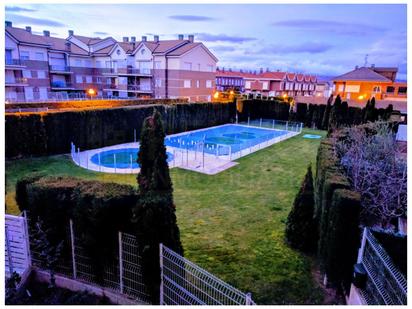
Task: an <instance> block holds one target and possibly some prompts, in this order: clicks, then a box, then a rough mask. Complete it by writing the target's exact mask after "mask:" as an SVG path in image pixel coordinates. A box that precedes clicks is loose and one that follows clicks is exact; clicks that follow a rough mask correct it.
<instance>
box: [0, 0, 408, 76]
mask: <svg viewBox="0 0 412 309" xmlns="http://www.w3.org/2000/svg"><path fill="white" fill-rule="evenodd" d="M406 11H407V10H406V5H405V4H359V5H358V4H197V5H196V4H118V5H115V4H16V5H12V4H8V5H7V6H6V20H9V21H12V22H13V26H15V27H22V28H24V27H25V26H31V27H32V30H33V32H38V33H39V34H40V33H41V32H42V31H43V30H49V31H50V32H51V35H52V36H53V35H54V36H58V37H63V38H66V37H67V36H68V34H67V33H68V30H69V29H70V30H74V32H75V34H79V35H85V36H93V37H101V38H103V37H107V36H111V37H113V38H115V39H117V40H121V39H122V37H124V36H129V37H130V36H136V37H137V39H139V38H141V36H143V35H146V36H149V38H148V39H149V40H150V39H153V37H151V36H153V35H159V36H160V40H162V39H173V38H177V35H178V34H184V35H185V37H186V36H187V35H189V34H194V35H195V40H196V41H201V42H203V43H204V44H205V45H206V46H207V47H208V48H209V49H210V50H211V51H212V52H213V53H214V55H215V56H216V57H217V58H218V59H219V62H218V66H219V67H225V68H226V69H227V68H232V69H234V70H238V69H246V70H259V69H260V68H263V69H264V70H266V69H267V68H268V69H269V70H288V71H292V72H303V73H310V74H318V75H323V76H337V75H340V74H343V73H346V72H348V71H350V70H353V69H354V67H355V66H356V65H359V66H363V65H364V64H365V60H366V61H367V62H366V63H367V65H371V64H375V65H376V66H391V67H398V70H399V71H398V79H399V80H406V66H407V65H406V64H407V43H406V42H407V36H406V28H407V23H406V16H407V12H406ZM366 55H368V56H367V57H366Z"/></svg>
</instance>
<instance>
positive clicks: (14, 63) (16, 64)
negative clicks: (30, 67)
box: [5, 58, 25, 69]
mask: <svg viewBox="0 0 412 309" xmlns="http://www.w3.org/2000/svg"><path fill="white" fill-rule="evenodd" d="M5 64H6V68H7V67H13V68H14V69H22V68H24V67H25V65H24V64H23V62H22V61H21V60H20V59H12V58H6V60H5Z"/></svg>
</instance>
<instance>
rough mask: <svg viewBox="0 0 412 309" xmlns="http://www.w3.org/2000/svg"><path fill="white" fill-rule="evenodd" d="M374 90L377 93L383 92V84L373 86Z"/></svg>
mask: <svg viewBox="0 0 412 309" xmlns="http://www.w3.org/2000/svg"><path fill="white" fill-rule="evenodd" d="M373 92H375V93H379V92H381V86H374V87H373Z"/></svg>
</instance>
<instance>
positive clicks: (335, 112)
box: [328, 95, 342, 133]
mask: <svg viewBox="0 0 412 309" xmlns="http://www.w3.org/2000/svg"><path fill="white" fill-rule="evenodd" d="M341 106H342V100H341V98H340V95H338V96H337V97H336V99H335V103H334V104H333V106H332V109H331V112H330V116H329V125H328V132H329V133H330V132H332V131H334V130H335V129H337V128H338V126H339V113H340V111H341Z"/></svg>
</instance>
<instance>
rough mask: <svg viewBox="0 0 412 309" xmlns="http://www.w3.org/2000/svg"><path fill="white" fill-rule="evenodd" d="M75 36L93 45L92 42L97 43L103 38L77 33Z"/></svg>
mask: <svg viewBox="0 0 412 309" xmlns="http://www.w3.org/2000/svg"><path fill="white" fill-rule="evenodd" d="M73 37H74V38H76V39H78V40H79V41H82V42H83V43H84V44H86V45H92V44H96V43H98V42H100V41H102V39H101V38H91V37H87V36H82V35H77V34H76V35H73Z"/></svg>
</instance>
